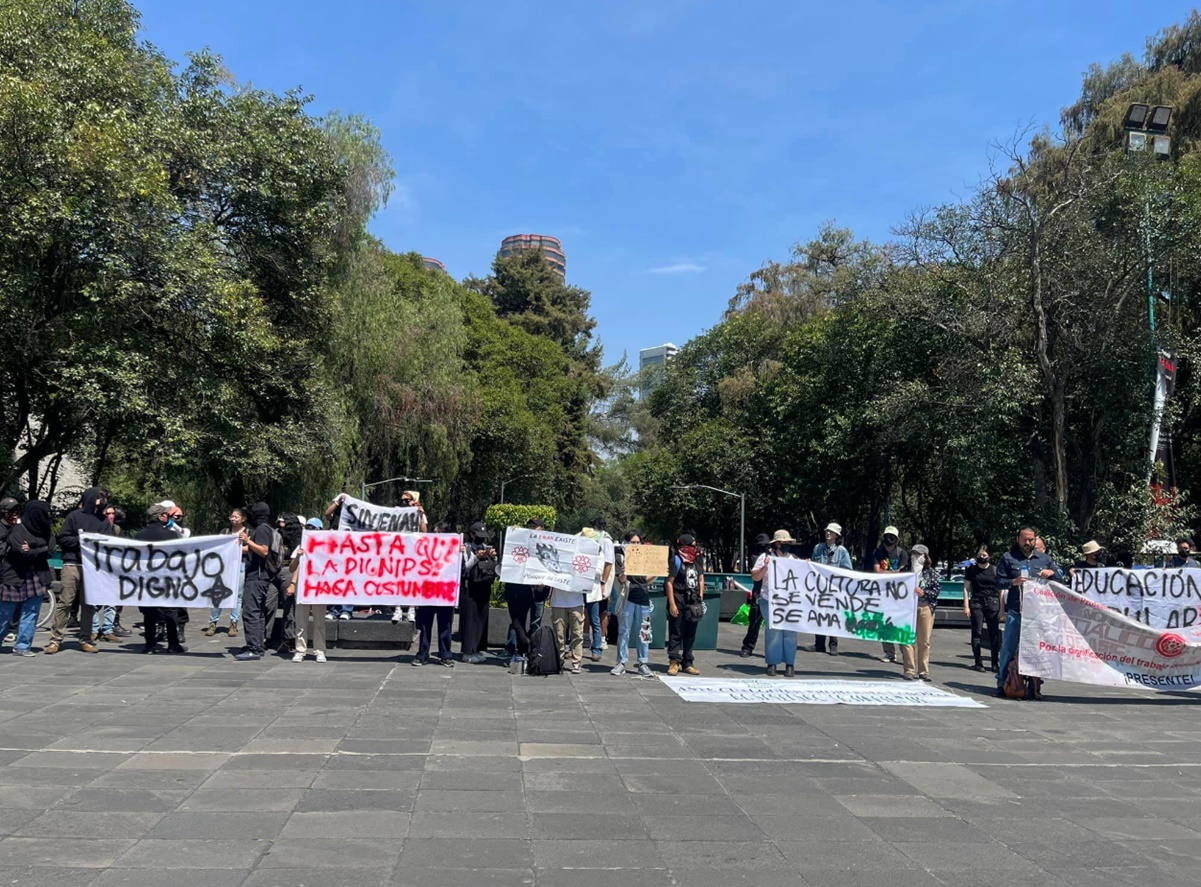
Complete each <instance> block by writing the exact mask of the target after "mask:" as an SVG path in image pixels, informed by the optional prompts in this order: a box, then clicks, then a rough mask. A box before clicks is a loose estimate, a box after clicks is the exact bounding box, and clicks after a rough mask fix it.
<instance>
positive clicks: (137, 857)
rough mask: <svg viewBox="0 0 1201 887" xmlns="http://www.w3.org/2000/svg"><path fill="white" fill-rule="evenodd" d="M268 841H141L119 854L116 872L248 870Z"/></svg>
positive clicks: (176, 839)
mask: <svg viewBox="0 0 1201 887" xmlns="http://www.w3.org/2000/svg"><path fill="white" fill-rule="evenodd" d="M270 846H271V845H270V842H269V841H253V840H250V841H209V840H202V839H185V840H181V839H179V838H170V839H144V840H141V841H138V842H137V843H136V844H134V845H133V846H132V847H130V848H129V849H128V850H126V851H125V853H123V854H122V855H121V856H120V858H119V860H118V863H117V866H118V867H119V868H139V869H144V868H160V869H197V868H225V869H252V868H254V866H255V863H256V862H258V860H259V857H260V856H262V855H263V853H265V852H266V850H267V848H268V847H270Z"/></svg>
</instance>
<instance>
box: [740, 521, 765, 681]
mask: <svg viewBox="0 0 1201 887" xmlns="http://www.w3.org/2000/svg"><path fill="white" fill-rule="evenodd" d="M769 548H771V536H769V535H767V533H760V534H759V535H758V536H756V537H755V547H754V548H753V549H752V553H753V554H754V555H755V559H756V560H758V557H759V555H761V554H763V552H765V551H767V550H768V549H769ZM752 578H753V577H752ZM762 593H763V580H762V579H755V580H754V583H753V584H752V585H751V592H750V594H749V595H747V598H748V599H747V603H748V604H749V605H750V608H749V609H750V611H751V612H750V615H749V617H748V619H747V623H746V634H745V635H743V638H742V653H741V654H740V655H741V656H742V658H743V659H750V658H751V656H752V655H754V653H755V645H756V644H757V643H759V630H760V629H761V628H762V627H763V608H762V607H761V606H760V605H759V601H760V598H761V596H762Z"/></svg>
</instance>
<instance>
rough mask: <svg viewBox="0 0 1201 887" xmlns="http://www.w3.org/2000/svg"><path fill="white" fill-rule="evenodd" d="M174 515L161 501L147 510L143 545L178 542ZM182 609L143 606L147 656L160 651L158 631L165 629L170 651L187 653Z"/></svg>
mask: <svg viewBox="0 0 1201 887" xmlns="http://www.w3.org/2000/svg"><path fill="white" fill-rule="evenodd" d="M170 518H171V515H170V512H169V511H168V510H167V507H166V506H165V505H163V503H161V502H156V503H155V504H154V505H151V506H150V507H149V508H148V509H146V521H147V522H146V526H145V527H144V528H143V529H142V530H140V531H139V532H138V535H137V537H136V538H137V539H138V541H139V542H175V541H176V540H178V539H179V534H178V533H176V532H175V529H174V528H173V527H171V526H169V523H170ZM180 609H181V608H179V607H142V623H143V629H144V631H145V638H146V643H145V645H144V646H143V647H142V652H143V653H153V652H154V651H155V650H156V649H157V648H158V630H159V626H160V625H161V626H163V628H164V630H165V632H166V635H167V650H168V651H169V652H171V653H185V652H187V651H186V650H185V648H184V646H183V644H182V643H181V642H180V637H179V610H180Z"/></svg>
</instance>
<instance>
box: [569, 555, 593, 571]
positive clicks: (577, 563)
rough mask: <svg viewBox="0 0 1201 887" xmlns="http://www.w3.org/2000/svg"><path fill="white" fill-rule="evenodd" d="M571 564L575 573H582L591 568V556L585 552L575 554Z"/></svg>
mask: <svg viewBox="0 0 1201 887" xmlns="http://www.w3.org/2000/svg"><path fill="white" fill-rule="evenodd" d="M571 565H572V566H573V567H575V571H576V572H577V573H579V574H580V575H583V574H584V573H587V572H588V571H589V570H591V569H592V558H590V557H588V555H586V554H577V555H576V556H575V558H574V559H573V560H572V562H571Z"/></svg>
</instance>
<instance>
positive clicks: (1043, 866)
mask: <svg viewBox="0 0 1201 887" xmlns="http://www.w3.org/2000/svg"><path fill="white" fill-rule="evenodd" d="M740 632H741V629H739V628H737V627H732V626H722V629H721V644H720V646H721V647H722V649H721V650H719V651H718V652H717V653H706V654H702V655H701V656H699V659H698V665H699V666H700V667H701V669H702V671H703V673H704V675H705V676H706V677H716V676H742V675H744V674H745V675H751V674H754V675H758V674H759V671H760V669H759V667H758V665H761V662H762V660H761V659H753V660H743V659H739V658H738V656H737V645H738V639H739V637H740ZM40 637H41V635H40V634H39V643H40ZM227 646H228V644H227V642H226V641H225V638H224V636H223V635H218V636H217V637H216V638H213V639H211V640H209V639H204V638H201V637H200V636H199V634H198V633H197V637H196V639H195V641H194V643H193V647H192V649H193V651H194V653H193V654H190V655H187V656H182V657H179V656H168V655H156V656H152V657H149V656H142V655H139V654H137V653H136V652H133V651H135V650H136V649H137V648H136V646H133V645H131V646H128V647H123V648H106V649H105V650H104V652H102V653H101V654H100V655H94V656H88V655H84V654H82V653H79V652H77V651H76V649H74V647H73V646H72V647H69V648H66V649H64V651H63V652H62V653H61V654H59V655H57V656H54V657H46V656H43V657H39V658H36V659H18V658H16V657H10V656H8V655H4V656H3V657H0V835H2V836H3V838H2V839H0V881H3V883H4V884H12V885H21V887H32V885H56V887H75V885H85V884H86V885H93V887H100V885H103V887H111V885H155V887H159V885H178V887H191V885H196V887H240V885H245V887H274V885H280V887H284V885H287V887H301V885H313V887H342V885H353V887H371V885H390V884H396V885H426V884H432V885H438V887H457V885H471V887H490V885H496V887H503V885H537V887H593V885H596V887H606V885H610V887H627V885H628V887H635V885H636V887H660V885H681V887H731V885H740V884H745V885H754V887H785V885H787V887H794V885H804V884H811V885H822V887H839V885H887V887H918V885H957V887H970V885H977V884H979V885H985V884H988V885H995V884H1003V885H1007V887H1010V885H1075V887H1091V885H1107V887H1111V885H1141V887H1152V885H1159V884H1165V885H1166V884H1196V883H1201V865H1198V858H1199V857H1201V843H1198V841H1199V839H1201V743H1199V742H1198V740H1199V739H1201V698H1197V697H1187V696H1183V695H1173V696H1166V695H1152V694H1150V693H1146V692H1139V691H1123V692H1117V691H1100V690H1094V689H1092V688H1086V687H1079V686H1076V685H1065V684H1058V685H1048V686H1047V688H1046V695H1047V698H1046V701H1044V702H1038V703H1036V702H1009V701H1004V700H997V699H992V698H987V696H986V694H987V692H988V690H989V682H988V676H987V675H980V674H977V673H975V672H972V671H969V670H967V668H966V666H967V665H968V664H970V659H968V658H967V655H968V650H967V646H966V632H965V631H963V630H957V629H940V630H939V631H938V632H936V633H935V639H934V659H935V663H934V668H933V669H932V671H933V673H934V676H935V680H936V682H937V683H938V684H939V685H941V686H943V687H945V688H947V689H950V690H952V691H954V692H958V693H966V694H972V693H975V694H978V695H979V696H980V698H981V699H982V701H985V702H986V704H987V705H988V706H989V707H988V709H986V710H984V709H981V710H971V709H949V708H948V709H940V708H925V709H917V708H868V707H847V706H815V705H807V706H801V705H796V706H792V705H719V704H701V703H686V702H683V701H681V700H680V699H678V698H677V697H676V696H675V695H674V694H673V693H672V692H671V691H670V690H669V689H668V688H667V687H666V686H665V685H663V684H662V683H660V682H659V681H658V680H657V679H655V680H641V679H637V678H630V677H622V678H617V677H612V676H610V675H609V674H608V673H607V672H608V669H609V667H610V666H611V665H612V663H613V652H612V650H611V649H610V650H609V651H607V653H606V657H605V663H604V664H603V666H601V665H593V666H591V667H590V668H588V669H586V671H585V673H584V674H582V675H579V676H575V677H570V676H566V675H564V676H559V677H551V678H533V677H513V676H510V675H509V673H508V671H507V670H506V669H505V668H503V667H502V666H501V665H500V664H499V663H489V664H486V665H478V666H467V665H462V664H460V665H458V666H457V667H456V668H454V669H453V670H450V669H444V668H440V667H437V666H427V667H425V668H421V669H417V668H411V667H409V664H408V659H409V657H408V655H407V654H404V655H402V656H400V657H399V658H398V657H397V655H396V654H395V653H393V652H388V651H371V650H364V651H347V652H343V653H339V652H338V651H333V658H332V660H331V661H330V663H329V664H327V665H324V666H323V665H317V664H316V663H314V662H312V661H311V660H310V661H307V662H305V663H303V664H293V663H291V662H290V661H287V660H283V659H278V660H276V659H270V660H266V661H263V662H250V663H238V662H234V661H232V660H230V659H229V658H228V655H227V653H226V648H227ZM844 648H845V649H846V653H844V655H843V656H841V657H839V658H832V657H827V656H823V655H818V654H813V653H804V652H802V653H800V654H799V656H798V668H799V670H800V671H801V672H802V677H803V676H805V675H808V676H825V677H830V676H838V677H844V676H845V677H864V678H887V677H890V676H891V677H895V679H897V680H899V679H900V678H899V673H898V671H896V670H894V669H893V667H891V666H887V665H885V664H884V663H882V662H879V661H877V660H875V659H873V658H872V654H874V653H875V652H876V649H877V647H876V645H874V644H859V643H847V642H844ZM848 654H849V655H848ZM654 658H656V659H657V662H656V666H655V667H656V669H657V670H662V668H663V655H662V653H661V652H658V653H655V654H654Z"/></svg>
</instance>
